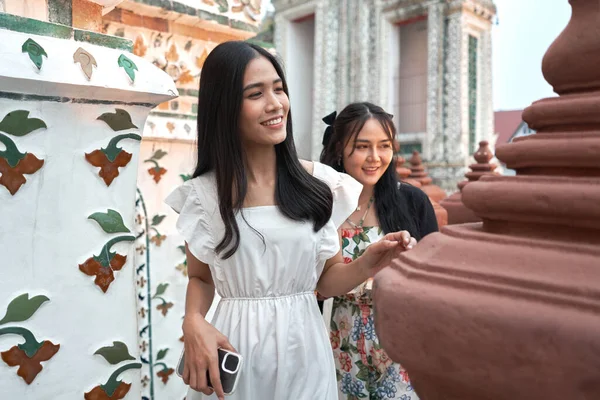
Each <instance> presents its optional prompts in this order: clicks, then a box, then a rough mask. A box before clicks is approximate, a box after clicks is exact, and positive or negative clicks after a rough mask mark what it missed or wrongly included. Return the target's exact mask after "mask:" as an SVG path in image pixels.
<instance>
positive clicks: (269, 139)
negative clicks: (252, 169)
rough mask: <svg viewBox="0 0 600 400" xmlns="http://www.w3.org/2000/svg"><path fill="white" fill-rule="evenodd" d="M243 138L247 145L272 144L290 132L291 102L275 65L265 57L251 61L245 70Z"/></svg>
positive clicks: (242, 115) (241, 124) (242, 110)
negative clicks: (288, 116)
mask: <svg viewBox="0 0 600 400" xmlns="http://www.w3.org/2000/svg"><path fill="white" fill-rule="evenodd" d="M243 88H244V89H243V90H244V91H243V100H242V108H241V110H240V116H239V131H240V137H241V139H242V141H243V142H244V145H246V146H257V145H258V146H273V145H276V144H279V143H281V142H283V141H284V140H285V138H286V135H287V130H286V125H287V115H288V112H289V109H290V102H289V100H288V96H287V94H286V93H285V92H284V90H283V82H282V80H281V77H280V76H279V75H278V74H277V71H276V70H275V68H274V67H273V64H271V62H270V61H269V60H268V59H266V58H265V57H263V56H259V57H257V58H255V59H253V60H252V61H250V62H249V63H248V66H247V67H246V71H245V73H244V84H243Z"/></svg>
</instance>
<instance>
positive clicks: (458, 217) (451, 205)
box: [440, 140, 497, 225]
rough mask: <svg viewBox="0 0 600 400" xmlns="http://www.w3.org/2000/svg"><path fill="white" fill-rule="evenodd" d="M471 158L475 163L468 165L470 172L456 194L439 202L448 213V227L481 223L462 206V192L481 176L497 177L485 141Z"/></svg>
mask: <svg viewBox="0 0 600 400" xmlns="http://www.w3.org/2000/svg"><path fill="white" fill-rule="evenodd" d="M473 156H474V157H475V161H477V163H476V164H471V165H469V168H470V169H471V171H470V172H467V173H466V174H465V177H466V178H467V180H466V181H462V182H459V183H458V185H457V186H458V189H459V190H458V192H456V193H454V194H453V195H451V196H449V197H446V198H445V199H443V200H442V201H440V205H441V206H442V207H444V208H445V209H446V211H448V224H450V225H453V224H464V223H467V222H481V218H479V217H478V216H477V215H475V213H474V212H473V211H472V210H471V209H469V208H467V207H466V206H465V205H464V204H463V202H462V190H463V188H464V187H465V186H466V185H467V184H468V183H469V182H474V181H477V180H479V178H481V177H482V176H483V175H490V174H492V175H497V173H496V172H494V170H495V169H496V165H495V164H490V160H491V159H492V158H494V155H493V154H492V151H491V150H490V148H489V146H488V142H487V141H485V140H484V141H481V142H479V149H478V150H477V151H476V152H475V154H474V155H473Z"/></svg>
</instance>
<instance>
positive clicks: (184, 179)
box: [179, 174, 192, 182]
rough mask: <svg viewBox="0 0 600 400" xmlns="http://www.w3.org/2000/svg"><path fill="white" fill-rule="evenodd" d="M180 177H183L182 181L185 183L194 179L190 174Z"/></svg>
mask: <svg viewBox="0 0 600 400" xmlns="http://www.w3.org/2000/svg"><path fill="white" fill-rule="evenodd" d="M179 176H180V177H181V179H182V180H183V181H184V182H187V181H189V180H190V179H192V176H191V175H190V174H179Z"/></svg>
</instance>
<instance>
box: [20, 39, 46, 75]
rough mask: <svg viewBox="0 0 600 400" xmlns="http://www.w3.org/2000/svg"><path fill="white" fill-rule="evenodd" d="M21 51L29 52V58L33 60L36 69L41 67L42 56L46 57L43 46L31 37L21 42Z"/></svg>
mask: <svg viewBox="0 0 600 400" xmlns="http://www.w3.org/2000/svg"><path fill="white" fill-rule="evenodd" d="M21 51H22V52H23V53H27V54H29V59H30V60H31V61H33V63H34V64H35V66H36V67H37V68H38V69H42V63H43V62H44V59H43V58H42V56H46V58H48V54H46V51H44V49H43V47H42V46H40V45H39V44H37V43H36V42H35V41H34V40H33V39H27V40H26V41H25V43H23V46H21Z"/></svg>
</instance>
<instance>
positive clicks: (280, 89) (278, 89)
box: [248, 87, 283, 99]
mask: <svg viewBox="0 0 600 400" xmlns="http://www.w3.org/2000/svg"><path fill="white" fill-rule="evenodd" d="M273 90H274V91H275V93H283V87H276V88H274V89H273ZM261 95H262V92H254V93H251V94H250V95H248V98H250V99H258V98H259V97H260V96H261Z"/></svg>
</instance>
